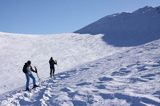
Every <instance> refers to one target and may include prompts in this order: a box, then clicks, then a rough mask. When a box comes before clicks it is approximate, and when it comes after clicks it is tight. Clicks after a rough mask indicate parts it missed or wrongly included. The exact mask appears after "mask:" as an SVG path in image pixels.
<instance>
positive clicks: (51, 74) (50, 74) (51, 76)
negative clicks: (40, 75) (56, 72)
mask: <svg viewBox="0 0 160 106" xmlns="http://www.w3.org/2000/svg"><path fill="white" fill-rule="evenodd" d="M50 77H51V78H52V68H50Z"/></svg>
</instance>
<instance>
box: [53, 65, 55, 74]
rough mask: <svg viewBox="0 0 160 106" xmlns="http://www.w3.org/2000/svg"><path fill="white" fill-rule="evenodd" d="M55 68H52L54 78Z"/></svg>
mask: <svg viewBox="0 0 160 106" xmlns="http://www.w3.org/2000/svg"><path fill="white" fill-rule="evenodd" d="M54 72H55V68H54V67H53V76H54Z"/></svg>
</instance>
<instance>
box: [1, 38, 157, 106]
mask: <svg viewBox="0 0 160 106" xmlns="http://www.w3.org/2000/svg"><path fill="white" fill-rule="evenodd" d="M159 78H160V40H157V41H153V42H151V43H148V44H145V45H141V46H138V47H133V48H130V49H129V50H125V51H122V52H120V53H115V54H113V55H110V56H106V57H105V58H101V59H98V60H95V61H93V62H89V63H86V64H83V65H80V66H77V67H75V68H72V69H71V70H68V71H66V72H62V73H58V74H56V76H55V79H47V80H45V81H43V82H42V83H41V87H39V88H37V89H36V90H35V91H33V92H32V93H29V92H24V91H22V90H21V89H22V88H19V89H16V90H13V91H10V92H8V93H5V94H3V95H1V96H0V105H1V106H6V105H12V106H14V105H16V106H18V105H34V106H35V105H36V106H39V105H42V106H47V105H49V106H86V105H88V106H160V79H159Z"/></svg>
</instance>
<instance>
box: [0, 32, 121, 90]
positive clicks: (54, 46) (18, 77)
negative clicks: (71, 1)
mask: <svg viewBox="0 0 160 106" xmlns="http://www.w3.org/2000/svg"><path fill="white" fill-rule="evenodd" d="M102 37H103V35H96V36H92V35H89V34H83V35H80V34H74V33H68V34H55V35H25V34H11V33H3V32H1V33H0V60H1V61H0V73H1V74H0V93H4V92H6V91H10V90H13V89H15V88H17V87H21V86H23V85H24V84H25V80H26V79H25V75H24V74H23V72H22V68H23V65H24V63H25V62H26V61H27V60H31V62H32V66H36V67H37V68H38V73H39V76H40V77H41V79H45V78H47V77H48V76H49V71H50V69H49V62H48V61H49V59H50V57H51V56H52V57H53V59H55V60H57V62H58V65H57V66H56V73H59V72H63V71H66V70H69V69H71V68H73V67H75V66H78V65H81V64H84V63H87V62H91V61H94V60H97V59H99V58H102V57H105V56H108V55H112V54H114V53H116V52H119V51H121V50H122V49H123V48H115V47H112V46H109V45H106V43H105V42H103V40H102Z"/></svg>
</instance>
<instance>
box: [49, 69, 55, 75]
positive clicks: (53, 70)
mask: <svg viewBox="0 0 160 106" xmlns="http://www.w3.org/2000/svg"><path fill="white" fill-rule="evenodd" d="M54 72H55V68H54V67H50V77H52V76H54Z"/></svg>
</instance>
